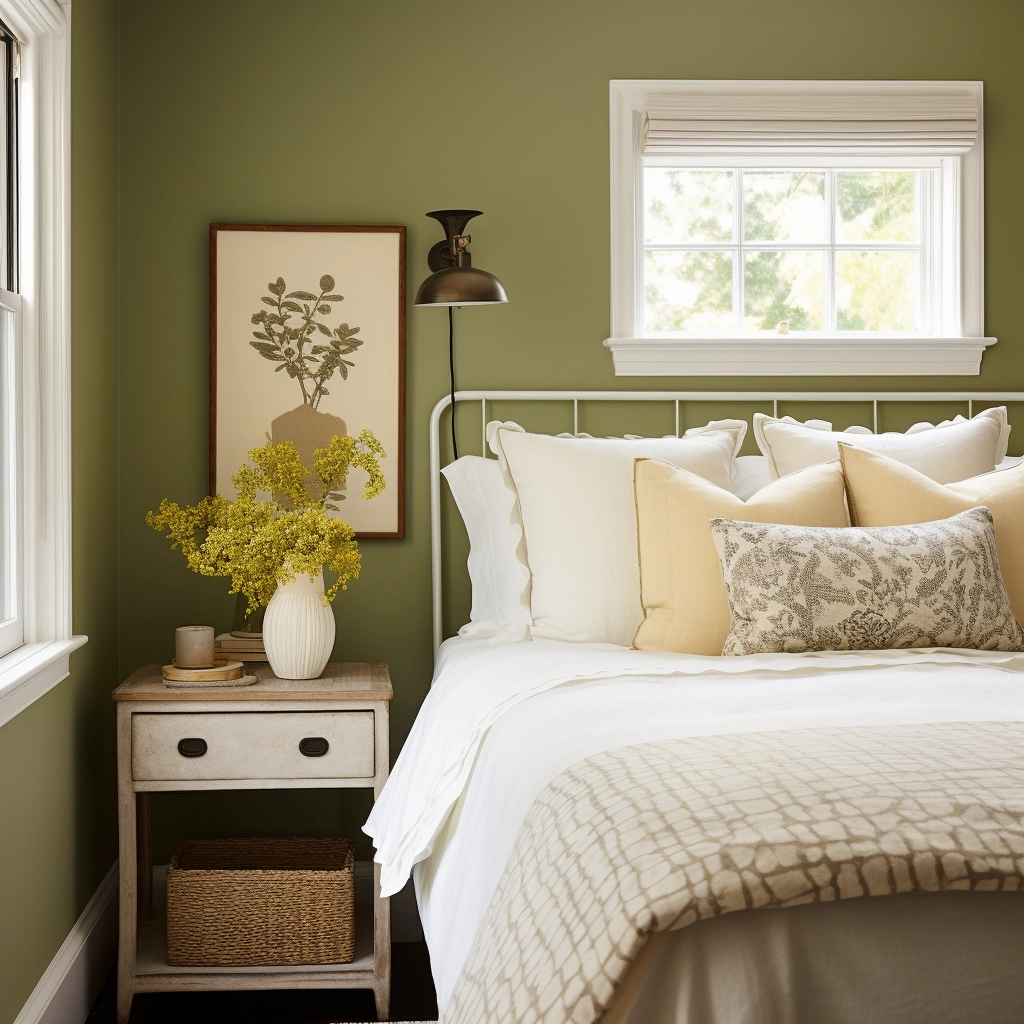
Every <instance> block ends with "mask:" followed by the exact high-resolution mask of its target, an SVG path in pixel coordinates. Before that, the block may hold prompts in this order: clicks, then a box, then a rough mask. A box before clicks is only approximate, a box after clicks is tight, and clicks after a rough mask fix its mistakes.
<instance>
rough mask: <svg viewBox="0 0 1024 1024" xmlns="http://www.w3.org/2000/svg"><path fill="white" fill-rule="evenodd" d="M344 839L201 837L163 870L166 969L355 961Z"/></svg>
mask: <svg viewBox="0 0 1024 1024" xmlns="http://www.w3.org/2000/svg"><path fill="white" fill-rule="evenodd" d="M354 867H355V861H354V859H353V855H352V840H351V839H291V838H287V839H203V840H190V841H188V842H184V843H182V844H181V846H179V847H178V849H177V850H176V851H175V854H174V856H173V857H172V858H171V863H170V864H169V865H168V868H167V962H168V964H171V965H172V966H191V967H258V966H263V965H285V964H287V965H292V964H344V963H349V962H351V960H352V957H353V955H354V954H355V879H354Z"/></svg>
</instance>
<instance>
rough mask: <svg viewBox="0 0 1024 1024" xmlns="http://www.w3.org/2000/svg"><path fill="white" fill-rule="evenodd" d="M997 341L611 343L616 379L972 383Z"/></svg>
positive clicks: (692, 339) (740, 338)
mask: <svg viewBox="0 0 1024 1024" xmlns="http://www.w3.org/2000/svg"><path fill="white" fill-rule="evenodd" d="M995 343H996V339H995V338H924V337H907V336H906V335H898V334H896V335H877V334H873V335H871V336H865V335H852V336H846V337H843V336H830V337H829V336H822V335H818V336H811V337H808V336H806V335H803V336H800V335H795V334H788V335H769V336H767V337H766V336H751V335H736V334H733V335H687V336H686V337H685V338H683V337H679V336H675V337H661V338H609V339H608V340H607V341H605V343H604V344H605V347H606V348H608V349H610V350H611V353H612V362H613V363H614V365H615V375H616V376H617V377H764V376H771V377H808V376H815V377H818V376H843V377H846V376H861V377H864V376H886V375H892V376H913V377H924V376H977V375H978V374H979V373H980V372H981V357H982V355H983V354H984V352H985V349H986V348H987V347H988V346H989V345H994V344H995Z"/></svg>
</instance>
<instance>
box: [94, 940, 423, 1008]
mask: <svg viewBox="0 0 1024 1024" xmlns="http://www.w3.org/2000/svg"><path fill="white" fill-rule="evenodd" d="M391 950H392V952H391V1019H392V1020H396V1021H399V1020H437V1000H436V998H435V996H434V983H433V981H432V980H431V977H430V960H429V957H428V955H427V947H426V944H425V943H423V942H396V943H395V944H394V945H393V946H392V947H391ZM115 987H116V977H115V975H114V973H111V975H110V977H109V978H108V979H107V983H106V985H105V986H104V988H103V991H102V992H101V993H100V997H99V999H97V1000H96V1005H95V1006H94V1007H93V1008H92V1012H91V1013H90V1014H89V1019H88V1021H87V1022H86V1024H116V1014H115V999H114V991H115ZM376 1019H377V1013H376V1010H375V1009H374V1006H373V993H372V992H369V991H349V992H346V991H340V992H338V991H310V992H305V991H301V990H291V991H287V992H182V993H178V992H153V993H144V994H141V995H137V996H136V997H135V1001H134V1002H133V1003H132V1017H131V1024H181V1022H182V1021H188V1022H189V1024H226V1022H230V1021H235V1020H245V1021H246V1024H335V1022H340V1021H372V1020H376Z"/></svg>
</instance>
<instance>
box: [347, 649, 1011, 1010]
mask: <svg viewBox="0 0 1024 1024" xmlns="http://www.w3.org/2000/svg"><path fill="white" fill-rule="evenodd" d="M1021 720H1024V655H1021V654H1001V653H988V652H979V651H950V650H910V651H877V652H876V651H872V652H854V653H849V652H826V653H821V654H796V655H787V654H770V655H754V656H747V657H736V658H720V657H696V656H692V655H680V654H662V653H658V652H651V651H630V650H627V649H625V648H622V647H614V646H611V645H605V644H568V643H559V642H555V641H543V640H538V641H533V642H529V643H520V644H509V643H500V642H498V641H495V640H493V639H492V640H480V639H469V638H456V639H453V640H449V641H447V642H446V643H445V644H444V645H443V646H442V649H441V654H440V657H439V659H438V663H437V669H436V672H435V677H434V684H433V687H432V689H431V691H430V694H429V695H428V696H427V699H426V700H425V701H424V703H423V707H422V708H421V710H420V713H419V716H418V718H417V720H416V722H415V724H414V726H413V729H412V731H411V733H410V735H409V738H408V740H407V741H406V744H405V746H404V748H403V749H402V753H401V755H400V757H399V758H398V761H397V763H396V764H395V768H394V770H393V772H392V774H391V778H390V779H389V780H388V783H387V785H386V786H385V787H384V791H383V793H382V794H381V797H380V799H379V800H378V801H377V803H376V805H375V806H374V809H373V812H372V814H371V815H370V818H369V820H368V821H367V823H366V825H365V826H364V831H366V832H367V833H368V834H369V835H370V836H372V837H373V840H374V845H375V846H376V849H377V854H376V860H377V861H378V862H379V863H380V864H381V885H382V889H383V893H384V895H391V894H393V893H395V892H397V891H398V890H399V889H401V888H402V886H403V885H404V884H405V882H406V881H407V880H408V878H409V876H410V873H411V872H412V870H413V868H414V866H416V865H418V867H417V869H416V887H417V899H418V902H419V906H420V915H421V918H422V920H423V926H424V932H425V935H426V939H427V943H428V946H429V949H430V956H431V966H432V970H433V973H434V980H435V984H436V986H437V995H438V1005H439V1006H440V1007H442V1008H443V1007H444V1006H445V1004H446V1003H447V1000H448V998H449V997H450V995H451V992H452V989H453V988H454V985H455V982H456V980H457V979H458V975H459V971H460V970H461V968H462V964H463V962H464V961H465V959H466V956H467V955H468V953H469V950H470V947H471V945H472V942H473V937H474V935H475V933H476V929H477V926H478V925H479V922H480V920H481V918H482V917H483V914H484V911H485V910H486V908H487V904H488V902H489V900H490V898H491V895H492V893H493V892H494V889H495V887H496V885H497V883H498V880H499V878H500V876H501V873H502V870H503V869H504V866H505V863H506V861H507V860H508V857H509V855H510V853H511V852H512V848H513V845H514V842H515V838H516V833H517V832H518V830H519V826H520V824H521V823H522V821H523V818H524V817H525V816H526V813H527V811H528V810H529V808H530V806H531V805H532V803H533V801H534V799H535V798H536V796H537V794H538V793H539V792H540V791H541V790H542V789H543V788H544V787H545V786H546V785H547V784H548V782H550V781H551V780H552V779H553V778H554V777H555V776H557V775H558V774H560V773H561V772H562V771H564V770H565V769H566V768H567V767H569V766H570V765H571V764H574V763H575V762H576V761H579V760H582V759H583V758H586V757H590V756H592V755H594V754H596V753H599V752H601V751H603V750H608V749H613V748H615V747H620V746H625V745H628V744H631V743H642V742H647V741H650V740H658V739H666V738H672V737H681V736H701V735H720V734H726V733H739V732H758V731H767V730H777V729H794V728H807V727H814V726H835V725H851V726H852V725H874V724H878V725H883V724H904V723H920V722H949V721H1021Z"/></svg>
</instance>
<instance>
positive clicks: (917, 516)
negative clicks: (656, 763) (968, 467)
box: [839, 443, 1024, 622]
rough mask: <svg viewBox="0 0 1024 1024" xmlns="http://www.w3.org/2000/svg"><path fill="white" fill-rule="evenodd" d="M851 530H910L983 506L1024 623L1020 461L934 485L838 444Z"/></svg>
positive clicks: (1023, 517) (896, 465)
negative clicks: (856, 528)
mask: <svg viewBox="0 0 1024 1024" xmlns="http://www.w3.org/2000/svg"><path fill="white" fill-rule="evenodd" d="M839 457H840V459H841V460H842V464H843V470H844V472H845V473H846V491H847V496H848V497H849V500H850V518H851V519H852V520H853V525H854V526H909V525H911V524H912V523H931V522H934V521H936V520H938V519H949V517H950V516H955V515H956V514H957V513H958V512H966V511H967V509H969V508H977V506H979V505H984V506H986V508H988V509H989V510H990V511H991V513H992V519H993V520H994V522H995V527H996V552H997V554H998V555H999V569H1000V571H1001V572H1002V574H1003V583H1004V584H1006V592H1007V594H1009V596H1010V604H1011V605H1012V606H1013V614H1014V615H1015V616H1016V617H1017V620H1018V621H1019V622H1024V463H1022V464H1021V465H1019V466H1015V467H1014V468H1013V469H1003V470H1000V471H999V472H997V473H985V474H984V475H982V476H975V477H971V479H970V480H961V481H960V482H959V483H955V484H937V483H935V481H934V480H931V479H930V478H928V477H926V476H925V475H924V474H923V473H918V472H917V470H915V469H911V468H910V467H909V466H904V465H902V464H901V463H899V462H894V461H893V460H892V459H887V458H886V457H885V456H884V455H878V454H877V453H876V452H869V451H866V450H865V449H863V448H854V447H853V446H852V445H848V444H842V443H840V445H839Z"/></svg>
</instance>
